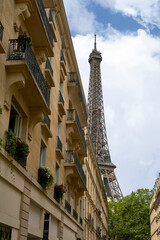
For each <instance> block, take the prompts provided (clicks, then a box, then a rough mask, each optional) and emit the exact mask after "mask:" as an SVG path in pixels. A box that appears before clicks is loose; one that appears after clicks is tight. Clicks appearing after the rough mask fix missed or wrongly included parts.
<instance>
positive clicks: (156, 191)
mask: <svg viewBox="0 0 160 240" xmlns="http://www.w3.org/2000/svg"><path fill="white" fill-rule="evenodd" d="M150 228H151V240H158V239H160V174H159V177H158V178H157V179H156V182H155V185H154V188H153V195H152V198H151V202H150Z"/></svg>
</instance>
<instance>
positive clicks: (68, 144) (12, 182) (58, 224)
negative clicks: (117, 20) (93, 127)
mask: <svg viewBox="0 0 160 240" xmlns="http://www.w3.org/2000/svg"><path fill="white" fill-rule="evenodd" d="M40 2H41V1H40ZM43 3H44V6H45V9H43V6H42V9H43V11H44V13H43V15H45V12H46V17H47V18H49V13H50V12H49V11H50V9H52V10H53V11H54V14H55V19H54V23H55V27H56V30H55V29H54V27H53V23H52V22H51V21H50V23H48V24H50V26H51V31H52V35H53V39H54V41H53V48H52V46H51V44H50V41H49V37H48V34H47V28H46V26H45V23H44V21H43V16H41V13H40V11H39V8H38V5H37V1H36V0H33V1H32V0H28V1H23V0H5V1H4V0H1V1H0V22H1V23H2V25H3V27H4V30H3V38H2V40H0V106H1V107H2V115H0V126H1V127H0V138H2V139H3V144H2V147H1V151H0V196H1V198H0V227H3V228H4V229H7V230H5V231H11V233H12V234H11V239H12V240H18V239H22V240H25V239H29V240H32V239H34V238H35V237H36V239H42V238H43V228H44V214H49V239H50V240H53V239H54V240H55V239H59V240H60V239H66V240H72V239H77V238H80V239H96V227H97V224H99V225H100V226H101V228H102V235H106V231H107V221H106V217H107V203H106V202H105V201H106V199H105V197H104V193H103V192H102V188H103V185H102V181H101V178H100V175H99V172H98V168H97V165H96V162H95V161H96V160H95V158H94V153H93V149H92V147H91V143H90V140H87V138H86V141H87V149H85V140H84V136H83V130H82V129H83V128H84V127H87V118H86V114H85V111H86V112H87V106H86V100H85V97H84V92H83V87H82V83H81V78H80V73H79V69H78V65H77V61H76V57H75V53H74V48H73V44H72V40H71V36H70V31H69V28H68V23H67V19H66V15H65V10H64V6H63V2H62V0H60V1H59V0H47V1H46V0H45V1H44V0H43ZM23 32H26V33H27V36H31V38H32V45H31V47H30V48H31V49H32V51H33V56H31V57H32V58H33V60H34V61H33V65H32V66H38V67H36V73H35V72H34V71H33V69H32V68H31V66H30V65H29V64H30V61H31V58H30V57H29V58H28V60H27V59H26V56H27V54H26V51H25V53H24V54H23V59H20V58H18V59H15V58H14V59H13V60H8V56H9V55H8V54H9V51H11V48H10V47H11V46H12V45H10V47H9V41H8V40H9V39H17V38H18V36H19V34H22V33H23ZM62 50H63V51H64V57H65V62H64V61H61V51H62ZM19 52H20V51H19V50H18V48H17V49H16V51H15V52H12V54H14V57H15V56H18V54H19ZM47 59H50V63H51V66H52V69H53V77H52V75H51V72H50V71H49V70H48V69H46V61H47ZM27 61H28V62H27ZM70 72H74V73H75V74H76V76H77V78H78V83H77V82H76V78H75V82H69V81H68V79H69V77H70ZM36 74H38V81H41V82H40V85H38V84H37V81H36ZM42 78H44V81H45V84H46V83H47V85H48V87H47V88H48V89H49V90H50V104H49V106H48V105H47V102H46V100H45V97H44V95H43V92H42V90H41V86H42V85H43V84H44V83H43V81H42V80H41V79H42ZM59 91H61V94H62V97H63V100H64V104H63V102H60V101H59ZM11 106H14V108H15V109H16V111H17V112H18V114H19V116H20V117H21V123H20V125H21V131H20V133H19V136H18V137H20V138H21V139H22V140H23V141H25V142H26V143H27V144H28V145H29V155H28V157H27V161H26V167H25V168H23V167H22V166H21V165H20V164H19V163H18V162H17V161H15V159H13V158H12V157H10V156H9V155H8V153H7V152H6V150H5V131H6V130H8V129H9V122H10V114H11ZM68 109H72V111H71V112H73V119H71V120H68V119H67V117H68ZM85 109H86V110H85ZM76 113H77V116H78V118H79V120H77V118H76ZM44 116H48V117H49V119H50V128H49V127H47V125H46V123H45V122H44ZM19 129H20V128H19ZM57 136H59V139H60V141H61V144H62V150H61V149H60V148H57ZM41 146H43V147H44V146H45V147H46V157H44V158H43V160H45V161H44V164H45V167H48V168H49V169H50V171H51V173H52V175H53V178H54V183H53V185H52V186H51V188H50V189H48V190H43V189H42V187H41V185H40V184H39V183H38V169H39V167H40V157H41ZM66 151H70V152H69V153H72V154H71V155H66V154H67V152H66ZM71 151H73V152H71ZM66 156H70V157H69V160H73V162H69V161H68V162H66V160H67V157H66ZM57 167H59V181H58V184H65V185H66V187H67V190H68V191H67V193H66V194H64V197H63V200H62V201H61V202H60V203H58V202H57V201H56V200H55V198H54V184H55V181H56V168H57ZM85 176H86V180H87V181H86V183H85ZM85 191H86V192H85ZM66 203H68V205H67V206H69V207H70V209H71V211H70V212H69V208H67V209H66ZM97 206H98V207H99V208H100V209H101V211H102V214H101V216H98V215H97V213H96V207H97ZM80 209H81V210H80ZM88 213H91V215H92V217H93V219H94V226H91V225H89V224H88V222H87V219H88ZM87 234H88V235H87Z"/></svg>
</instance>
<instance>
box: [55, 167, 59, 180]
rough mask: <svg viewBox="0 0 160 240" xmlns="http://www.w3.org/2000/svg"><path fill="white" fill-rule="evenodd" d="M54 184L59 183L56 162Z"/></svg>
mask: <svg viewBox="0 0 160 240" xmlns="http://www.w3.org/2000/svg"><path fill="white" fill-rule="evenodd" d="M55 184H59V166H58V165H57V164H56V172H55Z"/></svg>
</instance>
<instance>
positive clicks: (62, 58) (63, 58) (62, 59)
mask: <svg viewBox="0 0 160 240" xmlns="http://www.w3.org/2000/svg"><path fill="white" fill-rule="evenodd" d="M61 61H63V62H64V64H65V65H66V60H65V57H64V53H63V51H62V50H61Z"/></svg>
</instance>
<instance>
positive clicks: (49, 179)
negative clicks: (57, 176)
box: [38, 167, 53, 190]
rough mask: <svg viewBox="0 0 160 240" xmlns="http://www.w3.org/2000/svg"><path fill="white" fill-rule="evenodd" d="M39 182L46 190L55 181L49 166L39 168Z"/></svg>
mask: <svg viewBox="0 0 160 240" xmlns="http://www.w3.org/2000/svg"><path fill="white" fill-rule="evenodd" d="M38 182H39V183H40V185H41V186H42V188H43V189H44V190H47V189H49V188H50V187H51V185H52V183H53V175H52V174H51V172H50V169H49V168H48V167H40V168H39V169H38Z"/></svg>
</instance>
